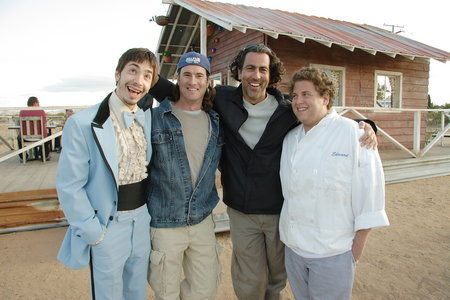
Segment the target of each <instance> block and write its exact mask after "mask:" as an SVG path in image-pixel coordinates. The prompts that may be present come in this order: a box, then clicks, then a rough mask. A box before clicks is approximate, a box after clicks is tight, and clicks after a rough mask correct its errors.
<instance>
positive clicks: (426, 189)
mask: <svg viewBox="0 0 450 300" xmlns="http://www.w3.org/2000/svg"><path fill="white" fill-rule="evenodd" d="M449 195H450V176H445V177H437V178H432V179H424V180H417V181H413V182H407V183H400V184H392V185H388V186H387V189H386V196H387V200H386V210H387V213H388V215H389V218H390V221H391V226H390V227H388V228H383V229H378V230H375V231H373V232H372V234H371V236H370V239H369V242H368V244H367V247H366V251H365V253H364V256H363V258H362V260H361V261H360V263H359V264H358V268H357V274H356V281H355V284H354V288H353V299H450V196H449ZM65 230H66V228H56V229H45V230H38V231H29V232H19V233H10V234H3V235H0V266H1V271H0V299H88V298H89V275H88V269H87V268H86V269H83V270H79V271H74V270H70V269H68V268H67V267H65V266H64V265H62V264H61V263H59V262H57V261H56V259H55V256H56V253H57V251H58V248H59V245H60V243H61V240H62V238H63V235H64V232H65ZM217 238H218V241H219V243H220V244H221V246H222V253H221V264H222V283H221V285H220V287H219V290H218V293H217V297H216V299H235V296H234V294H233V290H232V285H231V278H230V255H231V250H232V245H231V241H230V236H229V233H228V232H227V233H221V234H217ZM151 294H152V293H151V290H150V288H149V289H148V295H149V296H148V299H153V298H152V296H151ZM283 298H284V299H293V297H292V294H291V293H290V291H289V289H286V290H285V292H284V293H283Z"/></svg>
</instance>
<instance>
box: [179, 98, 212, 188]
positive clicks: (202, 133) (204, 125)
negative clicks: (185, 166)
mask: <svg viewBox="0 0 450 300" xmlns="http://www.w3.org/2000/svg"><path fill="white" fill-rule="evenodd" d="M172 109H173V110H172V111H173V114H174V115H175V117H176V118H177V119H178V120H179V121H180V123H181V130H182V131H183V139H184V145H185V148H186V154H187V158H188V162H189V168H190V171H191V179H192V186H195V184H196V182H197V179H198V175H199V174H200V170H201V168H202V165H203V158H204V156H205V151H206V147H207V146H208V141H209V137H210V131H211V129H210V123H209V122H210V120H209V117H208V114H207V113H206V112H204V111H203V110H196V111H186V110H181V109H178V108H176V107H174V106H173V105H172Z"/></svg>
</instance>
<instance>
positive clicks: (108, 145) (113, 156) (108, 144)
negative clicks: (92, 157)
mask: <svg viewBox="0 0 450 300" xmlns="http://www.w3.org/2000/svg"><path fill="white" fill-rule="evenodd" d="M110 96H111V94H109V95H108V96H107V97H106V98H105V99H104V100H103V101H102V103H101V104H100V106H99V109H98V111H97V115H96V116H95V118H94V120H93V121H92V123H91V128H92V133H93V135H94V139H95V143H96V144H97V147H98V150H99V152H100V154H101V156H102V158H103V160H104V162H105V164H106V165H107V167H108V169H109V170H110V172H111V175H112V176H113V178H114V181H115V182H116V186H117V187H118V186H119V162H118V159H117V146H116V145H117V143H116V133H115V130H114V125H113V122H112V119H111V118H110V110H109V97H110Z"/></svg>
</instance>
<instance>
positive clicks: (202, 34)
mask: <svg viewBox="0 0 450 300" xmlns="http://www.w3.org/2000/svg"><path fill="white" fill-rule="evenodd" d="M206 43H207V37H206V19H205V18H203V17H200V53H201V54H203V55H205V56H206Z"/></svg>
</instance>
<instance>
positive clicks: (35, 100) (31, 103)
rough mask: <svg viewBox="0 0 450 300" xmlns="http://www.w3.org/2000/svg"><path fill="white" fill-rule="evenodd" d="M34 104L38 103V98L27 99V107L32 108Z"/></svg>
mask: <svg viewBox="0 0 450 300" xmlns="http://www.w3.org/2000/svg"><path fill="white" fill-rule="evenodd" d="M36 102H39V100H38V98H37V97H35V96H31V97H30V98H28V101H27V106H34V105H35V104H36Z"/></svg>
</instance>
